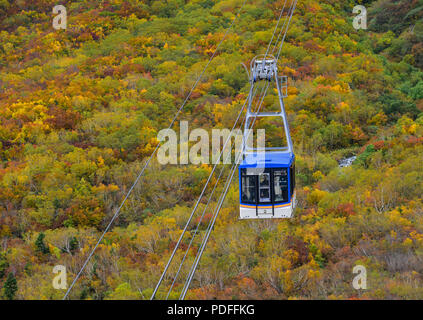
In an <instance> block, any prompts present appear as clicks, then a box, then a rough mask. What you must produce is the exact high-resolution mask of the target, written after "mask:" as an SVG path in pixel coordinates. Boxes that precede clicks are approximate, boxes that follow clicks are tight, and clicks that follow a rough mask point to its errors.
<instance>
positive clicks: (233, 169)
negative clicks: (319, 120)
mask: <svg viewBox="0 0 423 320" xmlns="http://www.w3.org/2000/svg"><path fill="white" fill-rule="evenodd" d="M268 88H269V83H268V84H267V85H266V90H265V93H264V95H263V97H262V100H261V102H260V105H259V107H258V110H257V113H258V112H260V109H261V107H262V104H263V101H264V97H265V96H266V92H267V89H268ZM256 119H257V117H254V121H253V122H252V124H251V127H250V129H251V128H252V127H253V126H254V124H255V121H256ZM250 133H251V132H249V133H248V135H247V139H248V137H249V135H250ZM244 149H245V144H243V149H242V150H241V151H240V152H239V154H238V158H237V159H236V160H235V162H234V164H233V165H232V168H231V171H232V173H231V174H230V176H229V178H228V180H227V182H226V184H225V187H224V190H225V189H226V190H225V191H224V192H222V194H221V197H220V199H219V201H218V204H217V205H216V208H215V211H214V213H213V216H214V217H213V219H212V220H210V222H209V226H208V227H207V230H206V234H205V236H204V238H203V241H202V244H201V247H200V251H199V252H198V253H197V255H196V257H195V260H194V263H193V265H192V267H191V270H190V272H189V273H188V277H187V280H186V282H185V285H184V287H183V289H182V292H181V294H180V296H179V299H180V300H183V299H184V298H185V295H186V293H187V291H188V288H189V286H190V284H191V281H192V279H193V277H194V274H195V271H196V269H197V267H198V263H199V261H200V259H201V256H202V254H203V252H204V249H205V246H206V245H207V242H208V239H209V237H210V233H211V231H212V230H213V227H214V224H215V222H216V218H217V216H218V215H219V212H220V208H221V207H222V204H223V201H224V200H225V197H226V193H227V192H228V189H229V186H230V184H231V181H232V178H233V175H234V173H235V168H236V167H237V164H238V162H239V160H240V158H241V157H242V154H243V152H244Z"/></svg>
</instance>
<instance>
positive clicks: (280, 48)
mask: <svg viewBox="0 0 423 320" xmlns="http://www.w3.org/2000/svg"><path fill="white" fill-rule="evenodd" d="M293 1H294V6H293V8H292V10H291V14H290V16H289V20H288V25H287V26H286V30H285V33H284V35H283V38H282V41H281V44H280V46H279V51H278V55H277V56H276V61H277V60H279V57H280V54H281V51H282V47H283V44H284V42H285V38H286V35H287V33H288V29H289V25H290V24H291V20H292V17H293V15H294V11H295V8H296V7H297V3H298V0H293Z"/></svg>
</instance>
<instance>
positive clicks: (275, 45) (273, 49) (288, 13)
mask: <svg viewBox="0 0 423 320" xmlns="http://www.w3.org/2000/svg"><path fill="white" fill-rule="evenodd" d="M294 2H295V0H292V1H291V4H290V5H289V8H288V12H287V15H286V17H284V22H283V25H282V27H281V30H280V31H279V34H278V38H277V39H276V42H275V44H274V45H273V48H272V52H275V50H276V48H277V45H278V43H279V39H280V37H281V35H282V32H283V31H284V30H285V33H286V31H287V30H288V29H286V28H285V25H286V22H287V20H288V16H289V15H290V14H291V12H292V7H293V4H294Z"/></svg>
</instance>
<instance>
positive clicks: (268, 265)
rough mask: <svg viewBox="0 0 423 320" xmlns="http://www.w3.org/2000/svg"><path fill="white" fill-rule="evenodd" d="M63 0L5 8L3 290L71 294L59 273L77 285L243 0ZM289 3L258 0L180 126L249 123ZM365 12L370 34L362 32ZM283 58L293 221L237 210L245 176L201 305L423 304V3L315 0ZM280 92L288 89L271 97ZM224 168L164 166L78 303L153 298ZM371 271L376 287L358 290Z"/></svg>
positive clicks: (299, 12)
mask: <svg viewBox="0 0 423 320" xmlns="http://www.w3.org/2000/svg"><path fill="white" fill-rule="evenodd" d="M57 4H59V3H57V2H56V0H38V1H35V0H16V1H12V0H0V299H10V300H14V299H16V300H32V299H62V298H63V296H64V294H65V290H60V289H56V288H54V286H53V285H52V281H53V278H54V277H55V273H54V272H53V269H54V267H55V266H57V265H63V266H65V267H66V271H67V285H68V286H69V285H70V283H71V282H72V280H73V279H74V278H75V276H76V274H77V273H78V272H79V271H80V269H81V267H82V266H83V264H84V262H85V261H86V259H87V257H88V255H89V253H90V251H91V250H92V248H93V247H94V246H95V244H96V242H97V241H98V239H99V238H100V236H101V234H102V232H103V231H104V230H105V228H106V227H107V225H108V224H109V222H110V220H111V218H112V216H113V215H114V213H115V212H116V210H117V209H118V207H119V205H120V204H121V202H122V200H123V199H124V197H125V195H126V194H127V192H128V190H129V188H130V187H131V185H132V184H133V182H134V181H135V179H136V177H137V175H138V173H139V172H140V170H141V168H142V167H143V166H144V164H145V163H146V161H147V159H148V157H149V156H150V154H151V153H152V152H153V151H154V149H155V147H156V146H157V144H158V139H157V135H158V132H159V131H160V130H162V129H164V128H167V127H168V126H169V123H170V122H171V120H172V118H173V117H174V115H175V113H176V111H177V110H178V109H179V107H180V106H181V105H182V103H183V102H184V100H185V98H186V96H187V94H188V93H189V91H190V89H191V87H192V86H193V84H194V83H195V81H196V79H197V77H198V76H199V74H200V73H201V71H202V70H203V68H204V67H205V66H206V63H207V62H208V61H209V59H210V57H211V56H212V54H213V52H214V51H215V50H216V47H217V46H218V44H219V42H220V41H221V39H222V38H223V37H224V36H225V32H226V30H228V28H229V26H230V25H231V22H232V21H233V20H234V19H235V16H236V13H237V12H238V10H239V9H240V8H241V6H242V4H243V1H242V0H129V1H123V0H101V1H97V0H73V1H61V3H60V4H62V5H63V6H65V7H66V9H67V28H66V29H62V30H55V29H54V28H53V26H52V21H53V18H54V16H55V14H54V13H53V12H52V9H53V7H54V6H55V5H57ZM283 4H284V1H283V0H247V1H246V3H245V5H244V6H243V7H242V9H241V10H240V15H239V16H238V18H237V21H236V23H234V25H233V27H232V28H231V29H230V31H229V32H228V33H227V35H226V38H225V40H224V41H223V42H222V45H221V46H220V47H219V49H218V50H217V51H216V55H215V56H214V58H213V59H212V62H211V64H210V66H208V68H207V69H206V72H205V73H204V76H203V77H202V79H201V81H200V82H199V83H198V85H197V86H196V88H195V90H194V91H193V92H192V95H191V96H190V98H189V100H188V101H187V103H186V105H185V107H184V109H183V111H182V112H181V114H180V116H179V117H178V121H177V122H176V123H175V129H178V127H179V123H180V121H188V123H189V126H190V129H196V128H202V129H205V130H207V131H211V130H212V129H214V128H232V126H233V124H234V121H235V118H236V116H237V114H238V111H239V110H240V108H241V107H242V105H243V104H244V102H245V99H246V97H247V95H248V92H249V83H248V77H247V74H246V72H245V69H244V67H243V65H242V63H243V64H245V65H248V64H249V62H250V61H251V59H252V58H254V57H255V56H256V55H258V54H263V53H265V51H266V47H267V44H268V43H269V41H270V40H271V37H272V33H273V30H274V27H275V24H276V21H277V19H278V16H279V12H280V10H281V7H282V6H283ZM356 5H363V6H365V7H366V8H367V13H368V22H367V24H368V28H367V29H362V30H356V29H355V28H354V27H353V19H354V17H355V14H354V13H353V8H354V6H356ZM278 69H279V72H280V74H283V75H285V76H287V77H288V97H287V98H286V99H285V105H286V111H287V114H288V120H289V123H290V127H291V136H292V140H293V145H294V150H295V154H296V180H297V181H296V182H297V185H296V192H297V201H298V205H297V209H296V211H295V215H294V217H293V218H292V219H277V220H251V221H244V220H239V219H238V217H239V187H238V184H237V181H238V180H237V177H235V178H234V180H233V182H232V184H231V186H230V189H229V192H228V194H227V196H226V199H225V202H224V204H223V207H222V210H221V212H220V215H219V217H218V219H217V221H216V225H215V227H214V230H213V232H212V234H211V237H210V239H209V242H208V245H207V248H206V250H205V252H204V254H203V257H202V259H201V262H200V264H199V266H198V270H197V272H196V274H195V276H194V278H193V282H192V284H191V286H190V290H189V291H188V293H187V296H186V298H187V299H423V197H422V194H423V1H422V0H378V1H372V0H343V1H339V0H325V1H324V0H299V1H298V5H297V8H296V11H295V13H294V15H293V18H292V21H291V24H290V27H289V30H288V33H287V36H286V39H285V43H284V46H283V49H282V51H281V55H280V58H279V61H278ZM277 103H278V97H277V92H276V91H275V90H270V91H269V92H268V94H267V96H266V97H265V98H264V100H263V107H264V108H268V109H272V108H274V107H275V106H276V105H277ZM262 125H263V127H264V128H265V129H266V135H267V137H268V138H269V141H270V143H271V144H272V143H277V142H278V141H279V140H280V139H281V137H282V133H281V132H280V131H279V127H278V126H277V125H276V124H275V123H273V122H271V121H269V122H264V123H262ZM345 159H351V161H350V163H349V164H348V165H346V166H344V165H340V164H341V163H343V162H344V161H345ZM212 167H213V166H212V165H208V164H200V165H194V164H189V165H182V164H179V165H171V164H169V165H161V164H160V163H158V161H157V159H154V160H153V161H152V162H151V163H150V164H149V166H148V168H147V170H146V171H145V174H144V176H143V178H142V179H141V180H140V181H139V183H138V184H137V185H136V187H135V189H134V190H133V192H132V193H131V196H130V197H129V198H128V200H127V201H126V203H125V205H124V206H123V207H122V210H121V212H120V215H119V216H118V218H117V219H116V220H115V221H114V223H113V225H112V226H111V228H110V230H109V231H108V232H107V233H106V234H105V237H104V239H103V240H102V241H101V243H100V245H99V246H98V248H97V250H96V251H95V254H94V255H93V256H92V259H91V260H90V261H89V263H88V264H87V266H86V268H85V270H84V272H83V273H82V275H81V277H80V278H79V280H78V281H77V282H76V283H75V286H74V288H73V289H72V291H71V292H70V294H69V297H68V298H69V299H92V300H112V299H133V300H136V299H150V296H151V295H152V293H153V290H154V288H155V286H156V284H157V281H158V279H159V277H160V275H161V273H162V272H163V269H164V267H165V265H166V263H167V261H168V259H169V257H170V255H171V253H172V250H173V248H174V247H175V244H176V242H177V241H178V238H179V236H180V235H181V232H182V230H183V229H184V226H185V223H186V221H187V219H188V217H189V215H190V213H191V210H192V208H193V206H194V205H195V202H196V200H197V198H198V196H199V194H200V193H201V191H202V188H203V186H204V184H205V183H206V180H207V178H208V177H209V174H210V172H211V171H212ZM220 167H224V165H220V166H219V168H220ZM225 174H227V173H225ZM213 179H214V180H213V181H212V182H214V181H216V180H215V179H216V177H214V178H213ZM222 189H223V184H222V185H220V184H219V185H218V186H217V190H218V191H221V190H222ZM206 202H207V198H206V199H204V200H202V201H201V203H200V204H199V214H198V215H196V216H195V217H194V219H193V220H192V222H191V224H190V225H189V227H188V230H187V232H188V234H187V237H186V238H184V240H183V242H182V246H181V249H180V250H179V249H178V250H177V252H176V256H175V264H172V265H171V266H170V269H169V272H168V275H167V276H166V278H165V279H164V282H163V285H162V286H161V287H160V290H159V291H158V293H157V296H156V298H157V299H164V298H166V295H167V292H168V290H169V288H170V286H171V284H172V281H173V276H174V275H175V274H176V273H177V268H178V265H179V263H178V262H180V261H181V260H182V259H183V256H184V253H185V249H186V248H187V246H188V245H189V242H190V239H191V237H192V236H193V233H194V230H195V229H196V226H197V223H198V222H199V215H200V213H201V210H202V209H204V208H205V206H206ZM217 202H218V199H217V197H216V198H212V199H211V203H210V205H209V206H210V207H209V208H208V209H207V210H206V214H205V216H204V219H203V220H202V222H201V224H200V225H199V235H197V237H196V238H195V240H194V241H193V246H192V248H191V250H190V251H189V253H188V255H187V257H186V260H187V262H188V263H192V262H193V261H194V258H195V255H196V253H197V251H198V250H199V246H200V240H201V236H202V235H204V233H205V230H206V227H207V225H208V223H209V221H210V219H211V218H212V212H213V210H212V209H213V208H214V207H215V206H216V205H217ZM357 265H361V266H364V267H365V268H366V270H367V288H366V289H359V290H357V289H355V288H354V287H353V285H352V282H353V278H354V276H355V275H354V273H353V269H354V267H355V266H357ZM188 272H189V265H187V266H186V267H185V266H184V267H183V268H182V269H181V270H180V277H179V278H178V280H177V281H176V282H175V284H174V288H173V291H172V292H171V294H170V296H169V298H170V299H177V298H178V297H179V293H180V292H181V290H182V286H183V283H184V278H185V277H186V276H187V274H188Z"/></svg>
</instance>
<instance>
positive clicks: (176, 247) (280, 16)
mask: <svg viewBox="0 0 423 320" xmlns="http://www.w3.org/2000/svg"><path fill="white" fill-rule="evenodd" d="M285 6H286V0H285V3H284V5H283V8H282V10H281V13H280V15H279V19H278V21H277V24H276V26H275V29H274V31H273V34H272V38H271V41H270V42H269V45H268V47H267V50H266V55H267V54H268V51H269V48H270V46H271V44H272V42H273V38H274V36H275V33H276V30H277V27H278V26H279V22H280V20H281V18H282V15H283V12H284V9H285ZM291 8H292V4H291ZM285 24H286V19H285V22H284V24H283V27H282V28H281V29H282V30H283V29H284V26H285ZM282 30H281V32H282ZM281 32H280V33H279V36H278V39H279V37H280V34H281ZM276 45H277V43H275V47H274V48H273V50H272V52H273V51H274V50H275V48H276ZM267 89H268V86H267V87H266V89H265V93H264V94H263V98H264V96H265V94H266V92H267ZM254 95H255V94H254ZM260 107H261V103H260ZM260 107H259V108H260ZM238 118H239V116H238ZM237 121H238V119H237ZM254 122H255V121H254ZM235 124H236V123H235ZM219 159H220V157H219ZM222 172H223V169H222V171H221V173H220V175H219V177H218V179H217V182H216V184H215V187H214V188H213V191H212V195H213V193H214V191H215V189H216V186H217V183H218V182H219V180H220V177H221V175H222ZM213 173H214V170H213V171H212V173H211V174H210V177H211V176H212V175H213ZM232 176H233V175H232ZM210 177H209V178H210ZM231 179H232V178H231ZM208 182H209V181H207V183H206V185H207V184H208ZM205 187H206V186H205ZM212 195H211V196H210V198H209V200H208V202H207V205H206V208H205V210H206V209H207V207H208V205H209V202H210V199H211V197H212ZM201 198H202V195H200V197H199V200H198V201H197V203H198V202H199V201H200V200H201ZM195 209H196V208H195ZM195 209H194V210H195ZM205 210H204V211H203V214H202V216H201V218H200V221H199V222H198V225H197V229H196V231H195V233H194V236H193V237H192V239H191V241H190V244H189V246H188V248H187V250H186V252H185V255H184V257H183V259H182V261H181V263H180V265H179V268H178V271H177V273H176V275H175V277H174V279H173V282H172V284H171V287H170V289H169V291H168V294H167V297H166V298H168V297H169V295H170V292H171V290H172V288H173V286H174V283H175V281H176V278H177V277H178V275H179V272H180V270H181V268H182V265H183V263H184V261H185V258H186V256H187V253H188V250H189V248H190V247H191V245H192V242H193V239H194V237H195V235H196V234H197V232H198V228H199V225H200V224H201V221H202V218H203V216H204V213H205ZM193 213H194V211H193ZM189 222H190V220H189ZM189 222H188V223H187V225H186V227H187V226H188V224H189ZM213 225H214V224H213ZM182 236H183V235H182ZM182 236H181V238H180V240H181V239H182ZM179 243H180V241H179ZM179 243H178V245H177V246H175V248H174V252H173V254H172V256H171V258H170V259H169V261H168V264H167V266H166V268H165V271H164V272H163V274H162V277H161V279H160V280H159V283H158V284H157V286H156V289H155V292H154V293H153V296H152V299H153V298H154V295H155V293H156V292H157V290H158V287H159V286H160V284H161V282H162V281H163V277H164V275H165V273H166V271H167V269H168V267H169V265H170V263H171V260H172V259H173V256H174V254H175V253H176V250H177V249H178V246H179Z"/></svg>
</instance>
